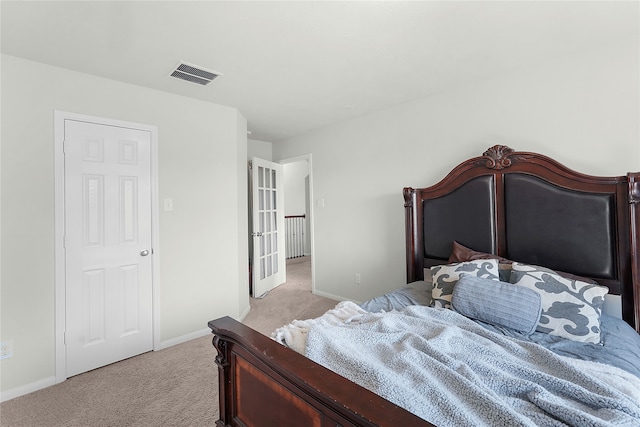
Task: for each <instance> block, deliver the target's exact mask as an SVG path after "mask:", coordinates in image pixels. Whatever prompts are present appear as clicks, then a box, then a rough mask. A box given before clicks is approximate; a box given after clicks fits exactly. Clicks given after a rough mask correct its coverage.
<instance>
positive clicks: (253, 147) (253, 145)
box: [247, 139, 273, 161]
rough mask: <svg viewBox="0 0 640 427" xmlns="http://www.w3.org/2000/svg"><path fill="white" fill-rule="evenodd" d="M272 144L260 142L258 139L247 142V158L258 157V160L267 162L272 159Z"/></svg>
mask: <svg viewBox="0 0 640 427" xmlns="http://www.w3.org/2000/svg"><path fill="white" fill-rule="evenodd" d="M272 151H273V149H272V144H271V143H270V142H267V141H260V140H258V139H248V140H247V157H248V158H249V159H251V158H252V157H258V158H260V159H264V160H269V161H271V159H272Z"/></svg>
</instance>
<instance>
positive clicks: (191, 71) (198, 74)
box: [169, 62, 222, 86]
mask: <svg viewBox="0 0 640 427" xmlns="http://www.w3.org/2000/svg"><path fill="white" fill-rule="evenodd" d="M221 75H222V73H218V72H217V71H211V70H207V69H204V68H202V67H198V66H197V65H192V64H187V63H186V62H181V63H179V64H178V65H177V66H176V67H175V68H174V69H173V70H172V71H171V73H169V76H170V77H175V78H177V79H182V80H186V81H188V82H191V83H197V84H199V85H202V86H206V85H208V84H209V83H211V82H212V81H213V79H215V78H216V77H219V76H221Z"/></svg>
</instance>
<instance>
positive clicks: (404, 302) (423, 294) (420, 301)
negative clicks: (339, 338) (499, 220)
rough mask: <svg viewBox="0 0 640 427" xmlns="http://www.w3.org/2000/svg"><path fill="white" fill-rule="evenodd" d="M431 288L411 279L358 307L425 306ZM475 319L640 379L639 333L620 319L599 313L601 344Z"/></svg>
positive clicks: (398, 307) (374, 309)
mask: <svg viewBox="0 0 640 427" xmlns="http://www.w3.org/2000/svg"><path fill="white" fill-rule="evenodd" d="M431 287H432V285H431V284H430V283H428V282H422V281H420V282H414V283H411V284H409V285H407V286H406V287H403V288H401V289H398V290H395V291H393V292H389V293H387V294H384V295H381V296H377V297H375V298H373V299H370V300H368V301H366V302H364V303H362V304H360V306H361V307H362V308H363V309H364V310H366V311H370V312H373V313H377V312H381V311H384V312H386V311H392V310H402V309H403V308H404V307H407V306H410V305H425V306H428V305H429V304H430V303H431V294H430V292H428V290H430V289H431ZM476 322H477V323H478V324H479V325H481V326H483V327H484V328H486V329H489V330H491V331H493V332H498V333H501V334H503V335H507V336H510V337H514V338H518V339H521V340H525V341H530V342H535V343H537V344H540V345H542V346H543V347H546V348H547V349H549V350H551V351H553V352H554V353H557V354H560V355H562V356H567V357H572V358H574V359H581V360H589V361H593V362H599V363H605V364H608V365H612V366H616V367H618V368H620V369H624V370H625V371H627V372H630V373H632V374H634V375H635V376H636V377H638V378H640V335H638V333H637V332H636V331H634V330H633V328H631V327H630V326H629V325H628V324H627V323H626V322H625V321H623V320H621V319H617V318H615V317H611V316H607V315H604V314H603V315H602V317H601V325H600V327H601V343H600V344H591V343H582V342H576V341H571V340H567V339H564V338H560V337H556V336H553V335H549V334H544V333H541V332H534V333H533V334H531V335H530V336H526V335H524V334H521V333H519V332H516V331H514V330H511V329H508V328H501V327H497V326H494V325H490V324H488V323H483V322H480V321H476Z"/></svg>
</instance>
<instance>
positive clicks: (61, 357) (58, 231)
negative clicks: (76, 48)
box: [54, 110, 160, 384]
mask: <svg viewBox="0 0 640 427" xmlns="http://www.w3.org/2000/svg"><path fill="white" fill-rule="evenodd" d="M65 120H76V121H84V122H90V123H97V124H102V125H107V126H116V127H125V128H132V129H138V130H143V131H147V132H149V133H150V134H151V241H152V250H153V259H152V268H151V275H152V281H153V284H152V289H153V310H152V312H153V349H154V351H155V350H158V349H160V312H159V310H160V280H159V278H160V261H159V260H160V245H159V236H160V232H159V226H158V217H159V211H158V200H159V198H158V128H157V127H156V126H150V125H144V124H140V123H132V122H126V121H122V120H115V119H107V118H103V117H95V116H88V115H85V114H77V113H70V112H66V111H58V110H56V111H54V156H55V166H54V185H55V214H54V216H55V219H54V221H55V250H54V253H55V261H54V263H55V278H54V282H55V283H54V289H55V295H54V299H55V382H56V384H57V383H61V382H63V381H64V380H66V379H67V352H66V346H65V336H64V334H65V329H66V325H65V319H66V317H65V314H66V296H65V288H66V279H65V250H64V232H65V228H64V218H65V203H64V202H65V196H64V188H65V182H64V151H63V150H64V122H65Z"/></svg>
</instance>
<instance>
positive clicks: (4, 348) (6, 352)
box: [0, 340, 13, 360]
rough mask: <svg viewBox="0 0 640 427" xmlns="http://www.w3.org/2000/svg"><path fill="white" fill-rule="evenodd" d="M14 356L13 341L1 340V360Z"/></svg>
mask: <svg viewBox="0 0 640 427" xmlns="http://www.w3.org/2000/svg"><path fill="white" fill-rule="evenodd" d="M10 357H13V341H12V340H9V341H3V342H0V360H1V359H8V358H10Z"/></svg>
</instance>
